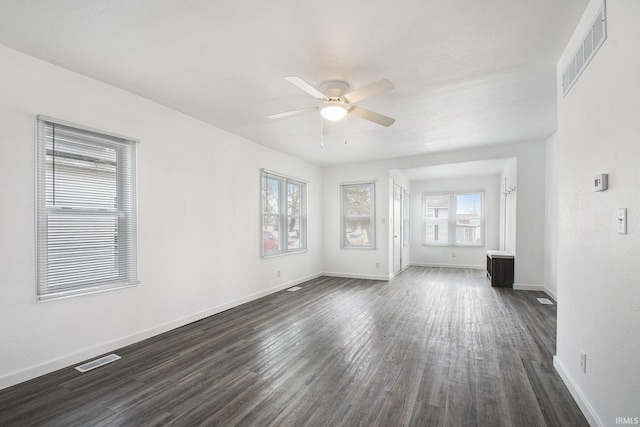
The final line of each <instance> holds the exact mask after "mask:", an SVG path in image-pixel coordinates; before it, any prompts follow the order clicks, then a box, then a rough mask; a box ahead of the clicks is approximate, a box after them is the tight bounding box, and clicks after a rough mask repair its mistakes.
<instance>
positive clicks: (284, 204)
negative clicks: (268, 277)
mask: <svg viewBox="0 0 640 427" xmlns="http://www.w3.org/2000/svg"><path fill="white" fill-rule="evenodd" d="M267 179H274V180H276V181H277V182H278V203H277V207H278V212H277V213H273V212H267V210H266V206H267V205H268V203H267V201H266V199H265V197H266V195H267V187H266V185H267V182H266V180H267ZM308 184H309V183H308V182H307V181H305V180H302V179H299V178H293V177H290V176H287V175H283V174H281V173H278V172H273V171H270V170H267V169H261V170H260V235H261V239H260V242H261V245H260V257H261V258H271V257H276V256H282V255H288V254H294V253H301V252H306V251H307V250H308V239H307V234H308V214H307V212H308V210H307V203H308ZM289 185H295V186H298V187H299V188H300V201H299V205H300V206H299V209H298V211H299V213H298V214H297V215H296V214H291V213H290V210H289V206H288V200H289ZM283 189H284V191H283ZM269 216H273V217H277V218H278V230H277V238H278V249H277V250H276V251H265V239H264V236H265V232H270V233H273V232H274V230H266V229H265V228H266V224H267V222H266V221H265V219H266V217H269ZM292 218H294V219H295V218H297V219H298V226H299V229H298V233H299V235H298V246H297V247H293V248H290V247H289V244H288V242H289V231H287V230H288V227H282V226H280V224H288V223H289V222H290V221H291V219H292ZM281 242H287V244H286V245H281V244H280V243H281Z"/></svg>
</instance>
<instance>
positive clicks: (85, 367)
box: [76, 354, 121, 372]
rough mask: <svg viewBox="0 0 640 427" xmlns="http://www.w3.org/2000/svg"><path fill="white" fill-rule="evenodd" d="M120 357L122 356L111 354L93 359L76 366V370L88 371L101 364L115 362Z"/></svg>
mask: <svg viewBox="0 0 640 427" xmlns="http://www.w3.org/2000/svg"><path fill="white" fill-rule="evenodd" d="M118 359H121V357H120V356H118V355H117V354H110V355H108V356H104V357H101V358H100V359H96V360H92V361H91V362H87V363H85V364H83V365H80V366H76V370H77V371H80V372H87V371H90V370H92V369H96V368H99V367H100V366H103V365H106V364H107V363H111V362H115V361H116V360H118Z"/></svg>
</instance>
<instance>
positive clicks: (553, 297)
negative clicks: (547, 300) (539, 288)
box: [544, 286, 558, 302]
mask: <svg viewBox="0 0 640 427" xmlns="http://www.w3.org/2000/svg"><path fill="white" fill-rule="evenodd" d="M544 293H545V294H547V295H549V296H550V297H551V299H553V300H554V301H555V302H558V295H556V293H555V292H553V291H552V290H551V289H549V288H547V287H546V286H545V287H544Z"/></svg>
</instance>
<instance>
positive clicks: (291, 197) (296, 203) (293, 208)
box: [287, 182, 302, 215]
mask: <svg viewBox="0 0 640 427" xmlns="http://www.w3.org/2000/svg"><path fill="white" fill-rule="evenodd" d="M301 212H302V189H301V186H300V185H298V184H292V183H290V182H289V183H288V184H287V214H288V215H300V213H301Z"/></svg>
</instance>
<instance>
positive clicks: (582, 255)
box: [518, 0, 640, 426]
mask: <svg viewBox="0 0 640 427" xmlns="http://www.w3.org/2000/svg"><path fill="white" fill-rule="evenodd" d="M600 4H601V2H598V1H593V2H591V3H590V5H589V6H588V8H587V11H586V12H585V19H583V21H581V23H580V25H579V26H578V28H577V30H576V33H575V34H574V38H573V39H572V40H571V42H570V43H569V45H568V48H567V50H566V51H565V54H564V55H563V57H562V58H561V59H560V61H559V63H558V66H559V68H564V65H565V64H567V60H568V58H569V57H570V56H571V55H572V54H573V52H575V48H576V46H577V43H579V42H580V40H581V38H582V37H583V36H584V35H585V34H586V33H587V26H588V25H590V24H591V22H592V19H593V17H595V9H596V8H598V7H599V6H600ZM607 15H608V18H607V24H608V38H607V40H606V41H605V42H604V44H603V45H602V47H601V49H600V51H599V52H598V53H597V54H596V55H595V57H594V59H593V60H592V61H591V63H590V64H589V65H588V66H587V68H586V70H585V71H584V72H583V74H582V76H581V77H580V78H579V79H578V81H577V83H576V84H575V85H574V87H573V88H572V89H571V91H570V92H569V93H568V94H567V95H566V96H565V97H564V98H563V97H562V96H560V95H559V96H558V132H557V135H556V137H555V141H553V144H557V150H558V151H557V168H556V173H557V176H558V179H557V182H558V200H559V206H558V242H557V243H558V265H557V286H558V331H557V334H558V338H557V355H556V357H555V366H556V368H557V369H558V371H559V372H560V374H561V375H562V377H563V379H564V380H565V382H566V383H567V384H568V385H569V387H570V389H571V390H572V391H573V393H574V396H575V397H576V400H578V402H579V404H580V405H581V406H582V408H583V410H584V411H585V412H586V413H587V414H588V416H589V418H590V420H591V422H592V424H594V425H595V424H598V425H606V426H613V425H616V418H617V417H623V418H626V417H636V418H635V420H636V421H635V423H637V422H638V421H637V420H638V417H640V358H639V357H638V355H639V354H640V338H639V337H640V262H639V261H638V260H639V259H640V190H639V186H638V184H639V183H640V167H639V166H638V165H639V160H640V80H639V77H640V54H638V53H639V52H640V25H639V23H640V2H639V1H637V0H615V1H609V2H607ZM558 86H560V84H559V85H558ZM599 173H608V174H609V190H607V191H604V192H594V191H593V179H594V177H595V175H596V174H599ZM518 201H519V202H520V199H518ZM622 207H626V208H627V209H628V218H629V223H628V233H627V234H626V235H620V234H618V233H617V232H616V210H617V209H618V208H622ZM581 350H582V351H584V352H585V353H586V354H587V372H586V373H583V372H582V371H581V369H580V351H581Z"/></svg>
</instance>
